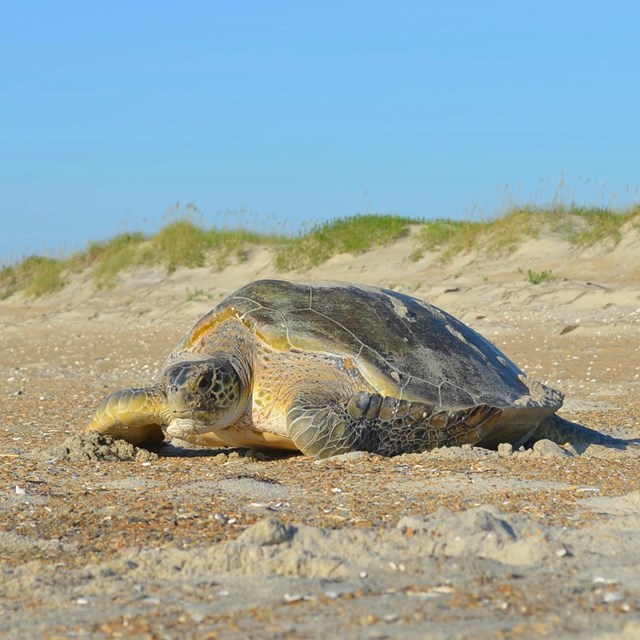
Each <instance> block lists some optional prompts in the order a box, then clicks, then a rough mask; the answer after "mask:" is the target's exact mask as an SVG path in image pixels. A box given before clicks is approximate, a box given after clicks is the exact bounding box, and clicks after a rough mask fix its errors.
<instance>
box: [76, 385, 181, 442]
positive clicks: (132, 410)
mask: <svg viewBox="0 0 640 640" xmlns="http://www.w3.org/2000/svg"><path fill="white" fill-rule="evenodd" d="M167 424H169V419H168V416H167V403H166V396H165V393H164V391H163V390H162V389H161V388H160V387H148V388H143V389H123V390H122V391H116V392H115V393H112V394H111V395H109V396H107V397H106V398H105V399H104V400H103V401H102V402H101V403H100V405H99V406H98V409H97V410H96V413H95V415H94V416H93V420H92V421H91V422H90V423H89V425H88V426H87V427H86V430H87V431H98V432H100V433H102V434H104V435H108V436H111V437H112V438H119V439H122V440H126V441H127V442H130V443H131V444H133V445H141V444H156V443H159V442H162V441H163V440H164V433H163V431H162V427H163V426H166V425H167Z"/></svg>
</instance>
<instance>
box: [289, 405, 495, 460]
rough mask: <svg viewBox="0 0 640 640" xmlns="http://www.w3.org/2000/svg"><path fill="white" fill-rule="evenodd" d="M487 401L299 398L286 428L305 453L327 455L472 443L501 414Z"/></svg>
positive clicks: (385, 453)
mask: <svg viewBox="0 0 640 640" xmlns="http://www.w3.org/2000/svg"><path fill="white" fill-rule="evenodd" d="M501 413H502V411H501V410H500V409H499V408H497V407H491V406H489V405H477V406H475V407H471V408H469V409H461V410H457V411H447V410H444V409H442V407H437V406H436V405H434V404H428V403H424V402H409V401H407V400H400V399H398V398H390V397H386V398H383V397H382V396H380V395H378V394H370V393H358V394H356V395H354V396H352V397H351V398H350V399H349V400H348V402H347V403H346V404H344V405H340V404H337V403H326V404H314V403H310V402H304V401H302V402H301V401H298V402H296V403H294V404H293V406H292V408H291V409H290V410H289V415H288V424H289V434H290V435H291V437H292V438H293V441H294V442H295V444H296V445H297V446H298V448H299V449H300V451H302V452H303V453H304V454H305V455H308V456H311V457H313V458H327V457H329V456H334V455H337V454H340V453H347V452H349V451H369V452H371V453H377V454H378V455H383V456H393V455H398V454H401V453H416V452H420V451H424V450H426V449H435V448H436V447H444V446H454V445H458V446H459V445H462V444H477V443H478V442H479V441H480V440H481V439H482V437H483V435H484V434H485V433H486V432H487V431H488V430H490V429H491V428H492V427H493V425H494V424H495V423H496V422H497V421H498V419H499V418H500V415H501Z"/></svg>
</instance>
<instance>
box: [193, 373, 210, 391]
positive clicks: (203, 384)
mask: <svg viewBox="0 0 640 640" xmlns="http://www.w3.org/2000/svg"><path fill="white" fill-rule="evenodd" d="M196 384H197V385H198V389H200V391H206V390H207V389H208V388H209V387H210V386H211V372H207V373H205V374H203V375H201V376H200V377H199V378H198V382H197V383H196Z"/></svg>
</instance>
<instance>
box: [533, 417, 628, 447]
mask: <svg viewBox="0 0 640 640" xmlns="http://www.w3.org/2000/svg"><path fill="white" fill-rule="evenodd" d="M543 439H546V440H551V441H552V442H555V443H556V444H559V445H563V444H570V445H571V446H572V447H573V448H574V449H575V450H576V451H577V452H578V453H583V452H584V451H585V450H586V449H587V447H589V445H594V444H595V445H601V446H604V447H615V448H621V449H622V448H626V447H627V446H632V447H640V440H639V439H633V440H622V439H620V438H614V437H613V436H608V435H606V434H604V433H600V432H599V431H595V430H594V429H589V427H585V426H583V425H581V424H578V423H577V422H570V421H569V420H565V419H564V418H561V417H560V416H559V415H556V414H554V415H551V416H549V417H547V418H545V419H544V420H543V421H542V422H541V423H540V424H539V425H538V427H537V428H536V430H535V431H534V432H533V434H532V435H531V437H530V438H529V440H528V443H527V444H529V443H534V442H537V441H538V440H543Z"/></svg>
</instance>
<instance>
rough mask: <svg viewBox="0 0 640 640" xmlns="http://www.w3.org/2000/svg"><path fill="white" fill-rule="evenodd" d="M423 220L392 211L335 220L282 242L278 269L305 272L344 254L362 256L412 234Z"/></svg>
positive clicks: (275, 261)
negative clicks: (412, 228)
mask: <svg viewBox="0 0 640 640" xmlns="http://www.w3.org/2000/svg"><path fill="white" fill-rule="evenodd" d="M421 223H422V221H421V220H415V219H412V218H405V217H402V216H396V215H392V214H380V215H375V214H362V215H355V216H351V217H347V218H340V219H338V220H332V221H330V222H325V223H323V224H320V225H316V226H314V227H312V228H311V230H310V231H308V232H307V233H305V234H303V235H300V236H298V237H296V238H293V239H290V240H289V241H287V242H285V243H282V244H281V245H280V246H279V247H278V248H277V250H276V253H275V257H274V265H275V268H276V270H278V271H305V270H307V269H310V268H312V267H316V266H318V265H320V264H322V263H323V262H326V261H327V260H329V258H331V257H333V256H335V255H338V254H340V253H349V254H351V255H360V254H362V253H366V252H367V251H371V250H372V249H374V248H376V247H381V246H382V247H383V246H387V245H390V244H392V243H393V242H395V241H396V240H398V239H400V238H402V237H405V236H407V235H409V228H410V226H411V225H415V224H421Z"/></svg>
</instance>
